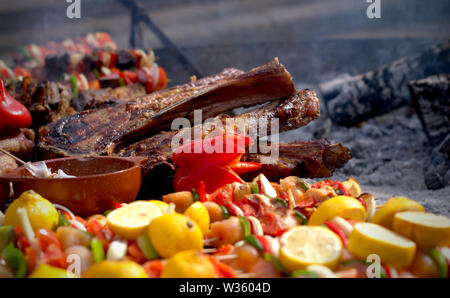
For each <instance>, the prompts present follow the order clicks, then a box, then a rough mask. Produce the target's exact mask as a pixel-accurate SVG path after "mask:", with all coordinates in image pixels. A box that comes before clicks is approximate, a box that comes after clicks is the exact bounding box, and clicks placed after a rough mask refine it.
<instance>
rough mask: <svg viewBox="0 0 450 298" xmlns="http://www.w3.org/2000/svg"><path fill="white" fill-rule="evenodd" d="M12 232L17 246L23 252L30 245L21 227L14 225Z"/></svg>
mask: <svg viewBox="0 0 450 298" xmlns="http://www.w3.org/2000/svg"><path fill="white" fill-rule="evenodd" d="M14 233H15V234H16V239H17V248H18V249H20V250H21V251H22V252H24V251H25V249H26V248H27V247H29V246H30V243H29V242H28V240H27V238H26V237H25V235H24V234H23V231H22V228H21V227H19V226H17V227H14Z"/></svg>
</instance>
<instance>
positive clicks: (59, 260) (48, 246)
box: [36, 229, 67, 268]
mask: <svg viewBox="0 0 450 298" xmlns="http://www.w3.org/2000/svg"><path fill="white" fill-rule="evenodd" d="M36 238H37V239H38V241H39V246H40V248H41V250H42V251H43V252H44V257H43V260H44V263H46V264H48V265H51V266H55V267H59V268H66V267H67V262H66V256H65V254H64V252H63V250H62V247H61V243H60V242H59V239H58V237H57V236H56V234H55V232H53V231H51V230H48V229H40V230H39V231H37V232H36Z"/></svg>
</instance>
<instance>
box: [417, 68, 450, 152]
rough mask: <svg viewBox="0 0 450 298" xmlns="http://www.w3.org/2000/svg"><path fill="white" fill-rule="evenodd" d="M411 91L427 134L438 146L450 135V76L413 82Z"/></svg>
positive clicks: (439, 76)
mask: <svg viewBox="0 0 450 298" xmlns="http://www.w3.org/2000/svg"><path fill="white" fill-rule="evenodd" d="M409 90H410V93H411V99H412V103H413V105H414V108H415V109H416V111H417V114H418V116H419V119H420V121H421V122H422V125H423V128H424V130H425V133H426V135H427V137H428V139H429V141H430V143H431V145H433V146H436V145H437V144H439V143H440V142H442V141H443V140H444V138H445V137H446V136H447V135H448V134H449V133H450V75H449V74H441V75H435V76H430V77H428V78H425V79H422V80H418V81H412V82H410V84H409Z"/></svg>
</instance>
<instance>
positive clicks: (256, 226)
mask: <svg viewBox="0 0 450 298" xmlns="http://www.w3.org/2000/svg"><path fill="white" fill-rule="evenodd" d="M247 219H248V221H249V222H250V224H251V225H252V229H253V234H255V235H264V232H263V228H262V226H261V223H260V222H259V220H258V219H257V218H256V217H254V216H247Z"/></svg>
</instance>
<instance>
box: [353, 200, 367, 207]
mask: <svg viewBox="0 0 450 298" xmlns="http://www.w3.org/2000/svg"><path fill="white" fill-rule="evenodd" d="M356 199H357V200H358V201H359V202H360V203H361V205H363V207H364V209H367V207H366V202H364V200H363V199H362V198H356Z"/></svg>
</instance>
